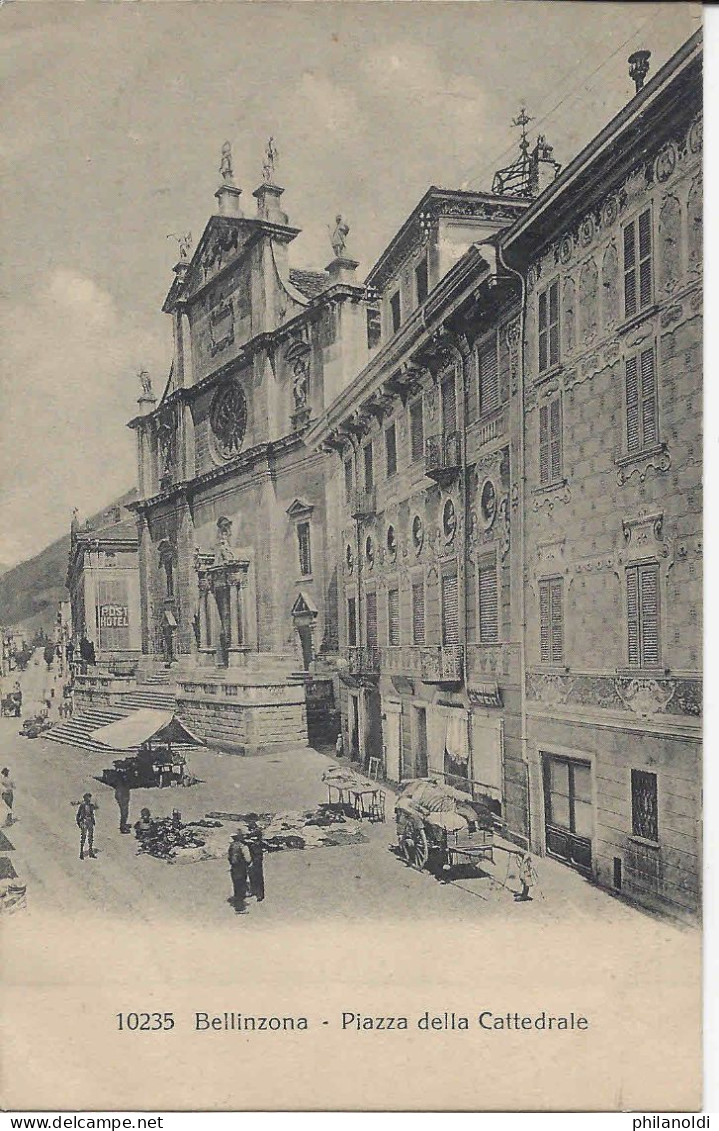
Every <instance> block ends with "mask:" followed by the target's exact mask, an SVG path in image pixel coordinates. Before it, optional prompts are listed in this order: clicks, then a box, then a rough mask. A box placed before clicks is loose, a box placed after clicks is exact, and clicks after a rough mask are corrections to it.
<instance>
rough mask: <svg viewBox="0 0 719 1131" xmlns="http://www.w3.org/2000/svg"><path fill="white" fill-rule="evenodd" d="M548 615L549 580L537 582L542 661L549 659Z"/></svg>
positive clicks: (547, 661) (546, 661) (545, 661)
mask: <svg viewBox="0 0 719 1131" xmlns="http://www.w3.org/2000/svg"><path fill="white" fill-rule="evenodd" d="M549 617H550V599H549V582H548V581H541V582H540V583H539V657H540V659H541V661H542V663H549V661H550V659H551V651H550V644H549V641H550V630H549Z"/></svg>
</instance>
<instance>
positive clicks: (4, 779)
mask: <svg viewBox="0 0 719 1131" xmlns="http://www.w3.org/2000/svg"><path fill="white" fill-rule="evenodd" d="M0 794H2V799H3V801H4V802H5V805H6V806H7V816H6V817H5V824H6V825H11V824H12V823H13V815H12V803H13V798H14V795H15V783H14V782H13V780H12V778H11V777H10V771H9V769H8V768H7V766H5V768H4V769H3V771H2V773H0Z"/></svg>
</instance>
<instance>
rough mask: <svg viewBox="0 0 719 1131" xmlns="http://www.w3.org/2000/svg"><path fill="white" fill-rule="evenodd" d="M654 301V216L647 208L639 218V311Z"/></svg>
mask: <svg viewBox="0 0 719 1131" xmlns="http://www.w3.org/2000/svg"><path fill="white" fill-rule="evenodd" d="M651 301H652V214H651V211H650V209H648V208H647V210H646V212H642V214H641V216H640V217H639V309H640V310H644V308H645V307H647V306H649V304H650V303H651Z"/></svg>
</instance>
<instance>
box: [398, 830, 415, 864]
mask: <svg viewBox="0 0 719 1131" xmlns="http://www.w3.org/2000/svg"><path fill="white" fill-rule="evenodd" d="M397 847H398V848H399V851H400V856H401V857H402V859H403V860H405V861H406V862H407V864H411V863H412V855H413V854H412V848H413V844H412V841H411V840H410V838H409V837H408V836H407V830H406V828H403V829H397Z"/></svg>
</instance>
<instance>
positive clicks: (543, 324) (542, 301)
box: [539, 291, 548, 373]
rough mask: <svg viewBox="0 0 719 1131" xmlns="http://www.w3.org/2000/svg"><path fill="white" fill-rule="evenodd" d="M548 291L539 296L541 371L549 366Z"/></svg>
mask: <svg viewBox="0 0 719 1131" xmlns="http://www.w3.org/2000/svg"><path fill="white" fill-rule="evenodd" d="M547 358H548V352H547V292H546V291H542V293H541V294H540V296H539V371H540V373H541V372H542V370H543V369H546V368H547Z"/></svg>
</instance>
